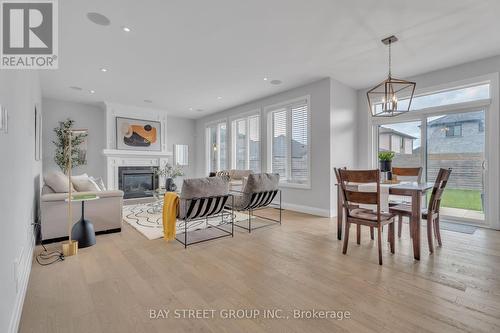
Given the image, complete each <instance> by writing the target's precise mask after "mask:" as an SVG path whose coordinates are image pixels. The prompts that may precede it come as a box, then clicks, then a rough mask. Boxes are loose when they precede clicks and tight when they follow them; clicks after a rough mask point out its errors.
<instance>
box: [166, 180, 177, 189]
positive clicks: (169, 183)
mask: <svg viewBox="0 0 500 333" xmlns="http://www.w3.org/2000/svg"><path fill="white" fill-rule="evenodd" d="M165 189H166V190H167V191H168V192H175V190H177V185H175V182H174V179H173V178H170V177H168V178H167V179H166V180H165Z"/></svg>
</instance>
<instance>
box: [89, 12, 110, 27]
mask: <svg viewBox="0 0 500 333" xmlns="http://www.w3.org/2000/svg"><path fill="white" fill-rule="evenodd" d="M87 18H88V19H89V20H90V21H91V22H94V23H95V24H98V25H110V24H111V21H110V20H109V18H107V17H106V16H104V15H102V14H99V13H95V12H91V13H87Z"/></svg>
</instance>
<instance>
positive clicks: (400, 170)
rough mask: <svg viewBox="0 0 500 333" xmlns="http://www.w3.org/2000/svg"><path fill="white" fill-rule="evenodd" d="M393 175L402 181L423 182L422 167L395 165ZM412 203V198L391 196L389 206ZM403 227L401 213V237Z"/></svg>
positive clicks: (399, 228) (399, 227) (399, 231)
mask: <svg viewBox="0 0 500 333" xmlns="http://www.w3.org/2000/svg"><path fill="white" fill-rule="evenodd" d="M392 175H393V176H396V178H398V177H401V178H399V180H402V181H416V182H417V183H421V182H422V167H393V168H392ZM405 204H406V205H410V204H411V199H410V198H407V199H406V200H397V199H391V197H389V206H397V205H405ZM402 229H403V218H402V217H401V215H399V216H398V237H401V230H402Z"/></svg>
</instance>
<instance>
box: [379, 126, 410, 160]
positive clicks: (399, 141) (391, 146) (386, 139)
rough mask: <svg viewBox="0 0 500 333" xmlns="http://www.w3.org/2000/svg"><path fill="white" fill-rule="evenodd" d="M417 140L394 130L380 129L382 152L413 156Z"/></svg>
mask: <svg viewBox="0 0 500 333" xmlns="http://www.w3.org/2000/svg"><path fill="white" fill-rule="evenodd" d="M416 139H417V138H416V137H414V136H411V135H409V134H406V133H403V132H399V131H396V130H394V129H392V128H387V127H380V129H379V147H380V150H382V151H393V152H395V153H397V154H407V155H411V154H413V142H414V140H416Z"/></svg>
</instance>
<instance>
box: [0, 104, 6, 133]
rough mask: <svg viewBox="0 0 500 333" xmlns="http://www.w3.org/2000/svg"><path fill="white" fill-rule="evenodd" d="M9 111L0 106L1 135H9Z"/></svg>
mask: <svg viewBox="0 0 500 333" xmlns="http://www.w3.org/2000/svg"><path fill="white" fill-rule="evenodd" d="M7 119H8V118H7V109H6V108H4V107H3V106H2V105H0V133H7V123H8V122H7Z"/></svg>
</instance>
